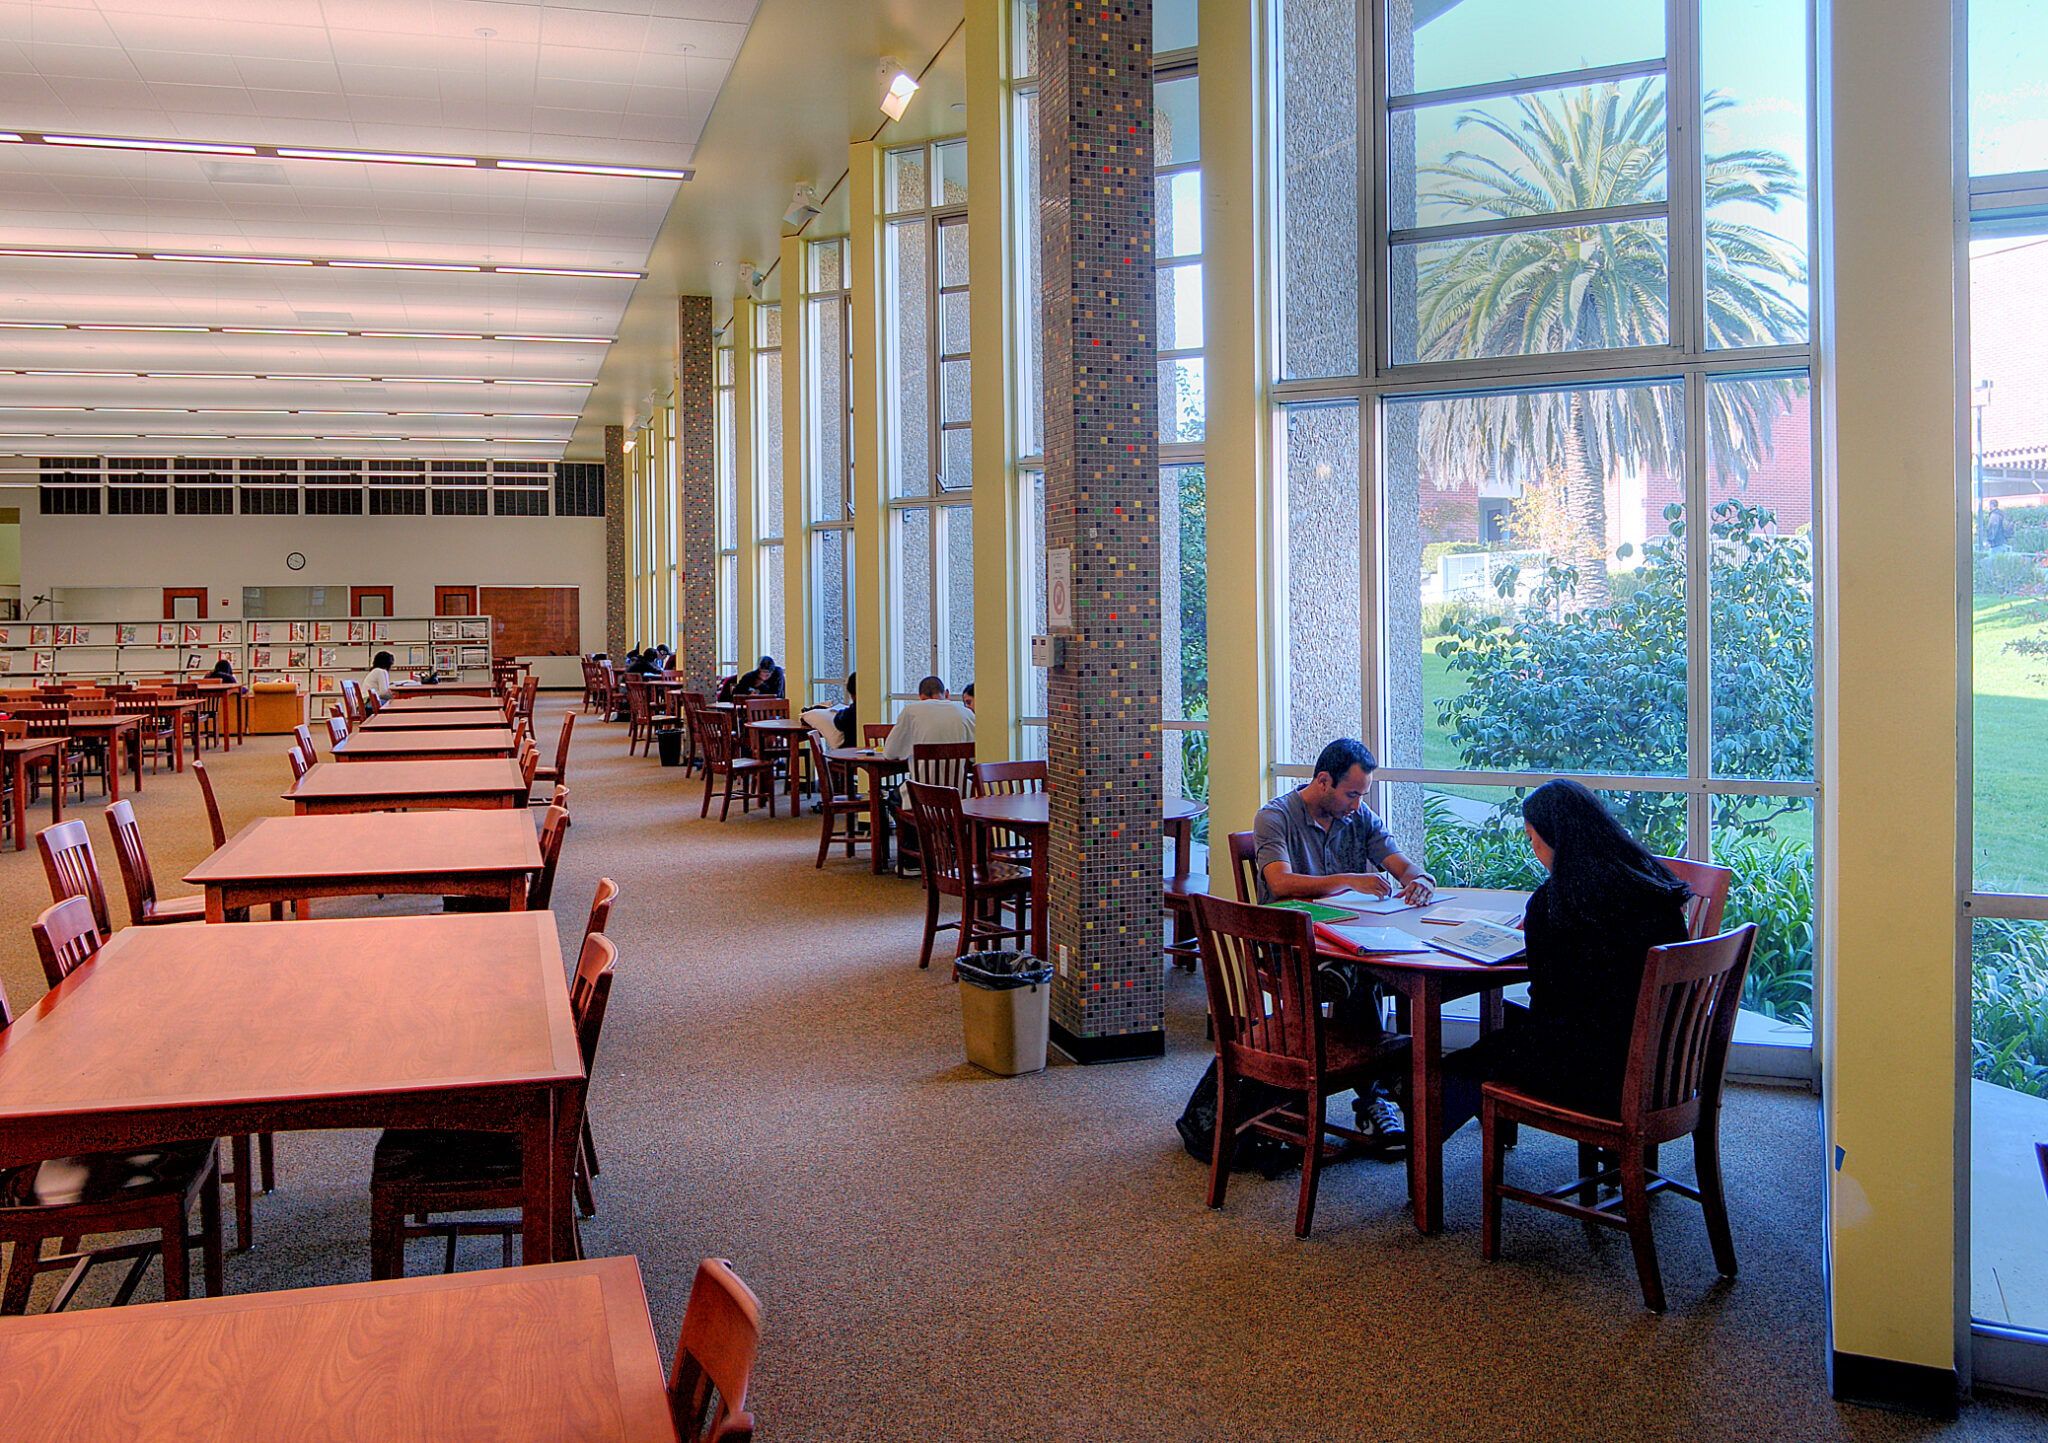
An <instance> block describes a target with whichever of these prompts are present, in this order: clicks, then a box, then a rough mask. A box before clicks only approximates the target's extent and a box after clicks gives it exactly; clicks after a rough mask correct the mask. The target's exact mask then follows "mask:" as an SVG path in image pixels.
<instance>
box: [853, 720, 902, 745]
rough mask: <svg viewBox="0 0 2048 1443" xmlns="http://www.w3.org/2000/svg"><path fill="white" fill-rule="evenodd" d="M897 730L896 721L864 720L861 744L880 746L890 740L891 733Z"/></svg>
mask: <svg viewBox="0 0 2048 1443" xmlns="http://www.w3.org/2000/svg"><path fill="white" fill-rule="evenodd" d="M894 730H896V723H894V722H862V723H861V725H860V744H861V745H862V746H864V747H878V746H880V745H881V744H882V743H883V742H885V741H887V740H889V733H890V732H892V731H894Z"/></svg>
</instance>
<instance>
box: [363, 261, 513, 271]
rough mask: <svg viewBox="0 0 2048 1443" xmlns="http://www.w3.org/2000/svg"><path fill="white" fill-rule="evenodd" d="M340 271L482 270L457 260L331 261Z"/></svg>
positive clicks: (479, 267) (480, 267)
mask: <svg viewBox="0 0 2048 1443" xmlns="http://www.w3.org/2000/svg"><path fill="white" fill-rule="evenodd" d="M327 264H328V265H330V266H332V267H334V269H336V270H338V271H480V270H482V269H484V267H482V266H472V265H463V264H461V263H459V262H456V261H329V262H328V263H327Z"/></svg>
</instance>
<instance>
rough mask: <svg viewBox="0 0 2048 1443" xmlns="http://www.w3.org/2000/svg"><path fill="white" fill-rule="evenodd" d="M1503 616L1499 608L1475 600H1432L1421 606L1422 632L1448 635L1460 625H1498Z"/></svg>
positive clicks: (1432, 634) (1431, 634)
mask: <svg viewBox="0 0 2048 1443" xmlns="http://www.w3.org/2000/svg"><path fill="white" fill-rule="evenodd" d="M1504 617H1505V613H1503V612H1502V610H1501V608H1499V607H1497V606H1492V607H1489V606H1483V605H1481V604H1480V603H1479V602H1476V601H1470V600H1466V601H1432V602H1428V603H1426V604H1425V605H1424V606H1423V608H1422V634H1423V635H1424V636H1450V635H1452V634H1453V633H1455V632H1456V631H1457V629H1458V628H1459V627H1461V626H1473V627H1483V626H1492V625H1498V624H1499V623H1500V622H1501V621H1502V620H1503V619H1504Z"/></svg>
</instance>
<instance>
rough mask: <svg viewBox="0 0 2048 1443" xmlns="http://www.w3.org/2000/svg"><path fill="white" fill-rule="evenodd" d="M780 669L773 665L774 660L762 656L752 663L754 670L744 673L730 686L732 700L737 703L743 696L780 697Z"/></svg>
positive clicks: (770, 657)
mask: <svg viewBox="0 0 2048 1443" xmlns="http://www.w3.org/2000/svg"><path fill="white" fill-rule="evenodd" d="M781 695H782V668H781V667H779V666H777V665H776V664H775V658H774V657H772V656H764V657H762V658H761V659H760V660H759V661H757V662H755V663H754V669H753V670H752V671H749V672H744V673H742V674H741V675H740V678H739V680H737V681H735V682H734V683H733V684H732V699H733V700H734V701H738V700H739V699H740V698H741V697H745V696H781Z"/></svg>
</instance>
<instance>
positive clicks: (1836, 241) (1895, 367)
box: [1815, 0, 1968, 1407]
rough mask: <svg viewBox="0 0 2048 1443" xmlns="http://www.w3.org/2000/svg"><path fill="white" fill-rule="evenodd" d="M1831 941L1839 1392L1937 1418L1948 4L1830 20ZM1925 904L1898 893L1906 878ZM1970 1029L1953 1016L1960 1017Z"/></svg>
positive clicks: (1952, 823)
mask: <svg viewBox="0 0 2048 1443" xmlns="http://www.w3.org/2000/svg"><path fill="white" fill-rule="evenodd" d="M1821 14H1822V20H1821V30H1820V46H1819V62H1820V76H1821V87H1820V105H1819V114H1818V118H1819V121H1820V134H1821V146H1820V156H1821V173H1820V176H1819V182H1820V183H1819V186H1818V192H1819V196H1820V199H1821V209H1820V215H1821V256H1820V261H1821V264H1819V265H1817V266H1816V267H1815V272H1816V275H1817V276H1818V278H1819V280H1820V286H1819V288H1818V292H1817V300H1818V305H1817V307H1816V325H1817V330H1816V343H1817V345H1816V349H1817V353H1818V358H1819V370H1820V395H1821V398H1822V413H1821V449H1822V453H1823V463H1822V472H1821V475H1822V535H1821V543H1822V547H1823V555H1824V557H1825V562H1824V564H1823V565H1822V567H1821V581H1822V593H1821V594H1822V601H1821V648H1820V686H1821V697H1820V713H1821V732H1820V735H1821V758H1822V765H1821V807H1820V810H1821V816H1822V819H1823V823H1822V827H1821V829H1820V834H1821V836H1822V838H1823V839H1824V848H1823V852H1822V856H1821V859H1820V865H1821V871H1822V877H1823V884H1822V887H1821V897H1822V908H1821V928H1820V937H1821V940H1822V950H1821V956H1820V966H1821V972H1822V978H1821V981H1822V983H1823V986H1822V989H1821V1002H1822V1012H1821V1035H1820V1048H1821V1079H1822V1091H1823V1096H1824V1098H1825V1108H1826V1131H1827V1137H1826V1141H1827V1178H1828V1207H1827V1221H1828V1249H1829V1267H1828V1286H1829V1300H1828V1301H1829V1317H1830V1323H1831V1333H1832V1337H1831V1339H1830V1346H1831V1349H1832V1362H1833V1369H1832V1374H1831V1376H1832V1380H1833V1383H1834V1386H1835V1389H1836V1392H1837V1395H1838V1396H1844V1397H1863V1398H1882V1399H1883V1400H1884V1401H1890V1402H1906V1403H1909V1404H1910V1403H1915V1402H1918V1403H1920V1404H1922V1405H1923V1406H1933V1407H1938V1406H1940V1405H1941V1397H1940V1395H1941V1394H1942V1393H1943V1392H1944V1391H1946V1393H1947V1397H1948V1400H1949V1402H1950V1405H1951V1406H1952V1401H1953V1387H1954V1383H1953V1378H1952V1376H1951V1370H1952V1369H1953V1368H1954V1367H1955V1366H1956V1362H1957V1357H1956V1339H1957V1333H1958V1325H1959V1318H1960V1316H1961V1315H1960V1313H1959V1309H1961V1308H1963V1307H1964V1306H1966V1299H1967V1292H1966V1290H1965V1289H1964V1288H1963V1286H1962V1284H1961V1281H1960V1278H1961V1277H1963V1276H1966V1273H1960V1274H1959V1270H1958V1266H1957V1265H1958V1262H1959V1258H1958V1253H1957V1241H1958V1196H1957V1184H1958V1174H1959V1172H1960V1171H1961V1168H1960V1166H1959V1163H1960V1161H1961V1159H1959V1156H1958V1141H1957V1139H1958V1124H1959V1122H1961V1121H1963V1119H1962V1117H1961V1115H1960V1114H1959V1111H1958V1109H1959V1106H1961V1105H1963V1104H1964V1103H1966V1101H1967V1096H1968V1094H1967V1090H1966V1089H1964V1088H1963V1087H1962V1086H1961V1085H1960V1082H1959V1077H1960V1074H1961V1071H1962V1067H1961V1059H1960V1057H1959V1049H1961V1048H1963V1047H1966V1046H1967V1038H1966V1036H1965V1035H1964V1029H1965V1028H1966V1026H1967V1016H1968V1014H1967V1010H1966V1009H1965V1008H1964V1004H1963V1003H1962V1000H1961V985H1960V982H1959V978H1958V970H1959V969H1958V964H1957V959H1956V917H1957V896H1956V893H1955V889H1954V888H1953V887H1952V886H1951V885H1950V884H1949V883H1950V879H1951V878H1955V877H1957V876H1958V875H1959V872H1958V856H1957V852H1958V839H1957V824H1956V804H1957V794H1958V789H1959V788H1960V787H1961V786H1963V785H1964V784H1965V783H1964V781H1963V779H1962V778H1960V777H1959V776H1958V768H1957V760H1956V759H1957V743H1958V735H1957V708H1956V695H1957V675H1958V673H1957V665H1958V644H1957V631H1958V605H1959V601H1958V577H1957V569H1958V562H1957V550H1958V543H1957V525H1958V521H1957V501H1956V485H1957V481H1956V477H1957V463H1958V457H1959V455H1960V454H1961V426H1962V420H1961V414H1960V409H1959V399H1958V395H1957V389H1958V383H1957V354H1956V333H1957V320H1958V283H1957V265H1958V253H1957V245H1958V240H1959V227H1958V223H1957V217H1958V214H1959V210H1958V186H1957V173H1956V157H1955V151H1954V145H1953V141H1952V138H1951V136H1952V129H1951V122H1952V115H1953V102H1952V89H1951V85H1952V65H1951V57H1952V55H1953V37H1952V33H1951V21H1950V14H1949V7H1948V6H1947V5H1929V4H1925V3H1922V0H1866V3H1863V4H1858V5H1836V6H1823V7H1821ZM1908 877H1911V878H1913V879H1915V883H1916V884H1915V885H1905V886H1902V885H1901V882H1902V880H1904V879H1905V878H1908ZM1959 1009H1961V1010H1960V1015H1959Z"/></svg>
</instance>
